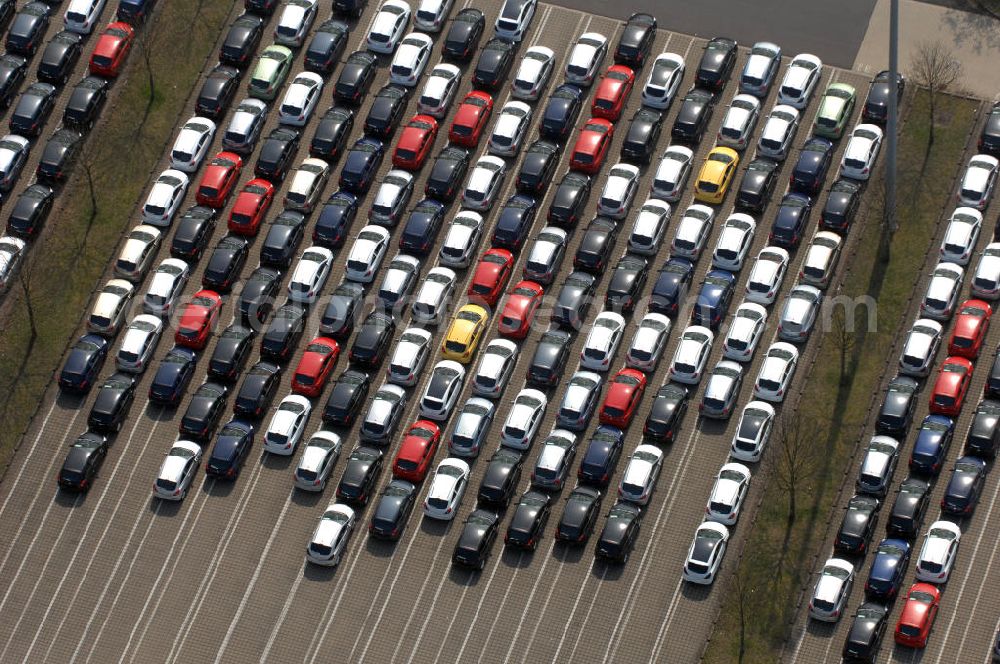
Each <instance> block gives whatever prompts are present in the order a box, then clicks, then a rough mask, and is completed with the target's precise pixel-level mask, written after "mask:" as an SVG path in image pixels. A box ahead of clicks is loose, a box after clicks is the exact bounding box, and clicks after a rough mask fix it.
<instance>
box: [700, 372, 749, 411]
mask: <svg viewBox="0 0 1000 664" xmlns="http://www.w3.org/2000/svg"><path fill="white" fill-rule="evenodd" d="M742 384H743V365H741V364H737V363H736V362H733V361H731V360H719V361H718V362H717V363H716V365H715V368H713V369H712V373H711V374H709V376H708V381H707V382H706V383H705V393H704V394H703V395H702V399H701V403H700V404H698V410H699V411H700V412H701V415H702V417H710V418H712V419H717V420H728V419H729V415H730V414H731V413H732V411H733V409H734V408H735V407H736V399H737V398H738V397H739V392H740V386H741V385H742Z"/></svg>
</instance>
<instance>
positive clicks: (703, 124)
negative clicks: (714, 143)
mask: <svg viewBox="0 0 1000 664" xmlns="http://www.w3.org/2000/svg"><path fill="white" fill-rule="evenodd" d="M714 108H715V96H714V95H713V94H712V93H711V92H709V91H708V90H702V89H701V88H692V89H691V90H690V91H689V92H688V93H687V94H686V95H684V99H682V100H681V108H680V110H679V111H678V112H677V117H676V118H674V126H673V128H672V129H671V130H670V135H671V137H673V139H674V140H675V141H686V142H688V143H698V142H700V141H701V138H702V136H704V135H705V130H706V129H707V128H708V123H709V121H710V120H711V119H712V110H713V109H714Z"/></svg>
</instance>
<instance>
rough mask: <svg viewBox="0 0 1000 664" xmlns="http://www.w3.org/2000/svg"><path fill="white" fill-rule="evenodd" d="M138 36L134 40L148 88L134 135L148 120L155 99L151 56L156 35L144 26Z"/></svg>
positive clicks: (154, 49)
mask: <svg viewBox="0 0 1000 664" xmlns="http://www.w3.org/2000/svg"><path fill="white" fill-rule="evenodd" d="M138 32H139V35H138V38H137V39H136V46H137V47H138V50H139V55H140V56H141V57H142V63H143V66H144V67H145V68H146V86H147V88H148V95H147V97H146V110H145V111H143V114H142V120H141V121H140V122H139V124H138V125H136V133H137V134H138V132H139V130H140V129H141V128H142V127H143V126H144V125H145V124H146V120H147V119H148V118H149V113H150V111H152V110H153V102H154V101H155V99H156V76H155V75H154V71H153V54H154V52H155V51H156V47H155V45H154V44H153V37H154V35H155V34H156V31H155V30H152V29H150V26H144V27H140V28H139V31H138Z"/></svg>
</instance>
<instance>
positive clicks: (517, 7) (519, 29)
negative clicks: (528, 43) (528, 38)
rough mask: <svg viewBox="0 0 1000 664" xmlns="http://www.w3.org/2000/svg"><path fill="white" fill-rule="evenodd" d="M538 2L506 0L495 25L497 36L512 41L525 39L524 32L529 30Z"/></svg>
mask: <svg viewBox="0 0 1000 664" xmlns="http://www.w3.org/2000/svg"><path fill="white" fill-rule="evenodd" d="M537 4H538V2H537V0H504V3H503V7H501V8H500V14H499V15H498V16H497V20H496V23H494V25H493V27H494V29H495V30H496V33H497V37H500V38H501V39H506V40H507V41H512V42H519V41H521V40H522V39H524V33H525V32H527V31H528V26H529V25H531V19H532V18H533V17H534V16H535V7H536V5H537Z"/></svg>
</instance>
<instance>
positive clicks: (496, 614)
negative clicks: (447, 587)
mask: <svg viewBox="0 0 1000 664" xmlns="http://www.w3.org/2000/svg"><path fill="white" fill-rule="evenodd" d="M523 562H524V551H518V552H517V562H516V563H514V569H515V570H518V569H521V568H522V563H523ZM516 576H517V574H511V575H510V580H509V581H508V582H507V587H506V588H505V589H504V592H503V595H502V597H503V600H502V601H501V602H500V606H499V607H497V609H496V611H494V612H493V620H491V621H490V628H489V630H488V631H487V632H486V638H484V639H482V640H481V641H480V643H481V644H482V648H480V649H479V654H478V655H477V656H476V661H479V662H481V661H483V653H484V652H485V651H486V646H487V645H489V643H490V638H491V637H492V636H493V630H494V629H496V626H497V620H498V619H499V618H500V615H501V614H502V613H503V607H504V605H505V604H506V603H507V598H509V597H510V588H511V586H513V585H514V577H516ZM482 599H486V595H483V597H482ZM481 606H482V603H480V607H481ZM478 613H479V607H477V609H476V614H477V615H478ZM470 631H471V630H470ZM469 636H470V634H466V635H465V639H463V640H462V649H461V650H459V651H458V657H456V658H455V661H457V662H461V661H462V653H463V652H465V647H466V646H467V645H468V644H469V641H470V639H469ZM477 640H478V639H477Z"/></svg>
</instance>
